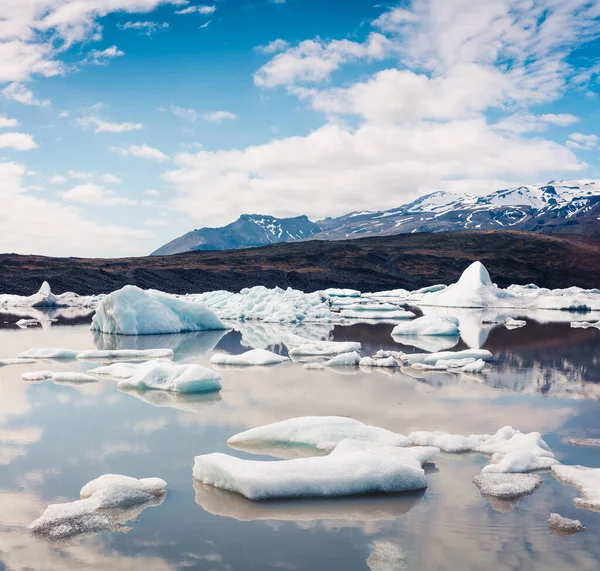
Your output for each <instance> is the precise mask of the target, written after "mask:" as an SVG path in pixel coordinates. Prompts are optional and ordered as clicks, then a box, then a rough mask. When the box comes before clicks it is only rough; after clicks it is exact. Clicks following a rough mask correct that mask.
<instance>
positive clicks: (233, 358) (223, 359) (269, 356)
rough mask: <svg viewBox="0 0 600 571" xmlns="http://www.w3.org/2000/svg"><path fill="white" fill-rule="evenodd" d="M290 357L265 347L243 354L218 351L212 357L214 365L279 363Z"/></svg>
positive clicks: (211, 360)
mask: <svg viewBox="0 0 600 571" xmlns="http://www.w3.org/2000/svg"><path fill="white" fill-rule="evenodd" d="M289 360H290V359H289V357H285V356H282V355H278V354H277V353H273V352H272V351H267V350H265V349H253V350H251V351H246V352H245V353H242V354H241V355H227V354H226V353H216V354H215V355H213V356H212V357H211V358H210V362H211V363H212V364H213V365H232V366H250V365H277V364H279V363H284V362H285V361H289Z"/></svg>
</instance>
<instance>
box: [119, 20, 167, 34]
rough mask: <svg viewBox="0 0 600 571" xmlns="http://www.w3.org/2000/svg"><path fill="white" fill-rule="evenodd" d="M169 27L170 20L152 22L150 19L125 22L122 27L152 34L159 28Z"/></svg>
mask: <svg viewBox="0 0 600 571" xmlns="http://www.w3.org/2000/svg"><path fill="white" fill-rule="evenodd" d="M168 27H169V22H151V21H148V20H144V21H138V22H125V23H124V24H123V25H122V26H121V29H123V30H138V31H139V32H141V33H143V34H146V35H147V36H151V35H152V34H154V32H157V31H159V30H166V29H167V28H168Z"/></svg>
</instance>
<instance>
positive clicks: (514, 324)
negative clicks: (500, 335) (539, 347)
mask: <svg viewBox="0 0 600 571" xmlns="http://www.w3.org/2000/svg"><path fill="white" fill-rule="evenodd" d="M525 325H527V321H524V320H523V319H513V318H512V317H509V318H508V319H507V320H506V321H505V322H504V327H506V329H518V328H519V327H525Z"/></svg>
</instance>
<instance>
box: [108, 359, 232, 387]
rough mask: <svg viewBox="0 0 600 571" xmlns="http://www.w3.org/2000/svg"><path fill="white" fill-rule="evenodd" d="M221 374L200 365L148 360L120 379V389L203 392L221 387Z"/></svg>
mask: <svg viewBox="0 0 600 571" xmlns="http://www.w3.org/2000/svg"><path fill="white" fill-rule="evenodd" d="M220 380H221V375H219V373H217V372H216V371H213V370H211V369H207V368H205V367H201V366H200V365H177V364H175V363H172V362H170V361H148V362H147V363H143V364H142V365H140V366H139V367H138V369H137V371H136V372H135V374H134V375H133V376H131V377H129V378H125V379H124V380H122V381H120V382H119V384H118V387H119V388H120V389H134V390H141V391H144V390H162V391H173V392H176V393H203V392H210V391H218V390H219V389H220V388H221V383H220V382H219V381H220Z"/></svg>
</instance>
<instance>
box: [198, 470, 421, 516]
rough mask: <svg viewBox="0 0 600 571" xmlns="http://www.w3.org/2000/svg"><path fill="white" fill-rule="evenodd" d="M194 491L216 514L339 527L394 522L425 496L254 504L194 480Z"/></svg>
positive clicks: (416, 493)
mask: <svg viewBox="0 0 600 571" xmlns="http://www.w3.org/2000/svg"><path fill="white" fill-rule="evenodd" d="M194 492H195V494H196V503H197V504H198V505H199V506H201V507H202V508H203V509H205V510H206V511H207V512H210V513H212V514H214V515H219V516H223V517H231V518H234V519H237V520H240V521H255V520H278V521H292V522H318V521H320V520H334V521H336V522H338V523H337V526H336V527H354V526H361V525H362V524H364V523H365V522H377V521H393V520H395V519H397V518H399V517H401V516H403V515H405V514H407V513H408V512H409V511H410V510H411V509H412V508H414V507H415V506H416V505H417V504H419V502H420V501H421V500H422V499H423V495H424V492H423V491H419V492H410V493H405V494H393V495H383V494H382V495H374V496H357V497H349V498H334V499H312V498H303V499H296V500H293V499H292V500H268V501H252V500H247V499H246V498H244V497H243V496H241V495H239V494H235V493H233V492H228V491H226V490H221V489H218V488H215V487H213V486H210V485H208V484H203V483H202V482H200V481H198V480H194ZM303 527H306V526H303Z"/></svg>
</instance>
